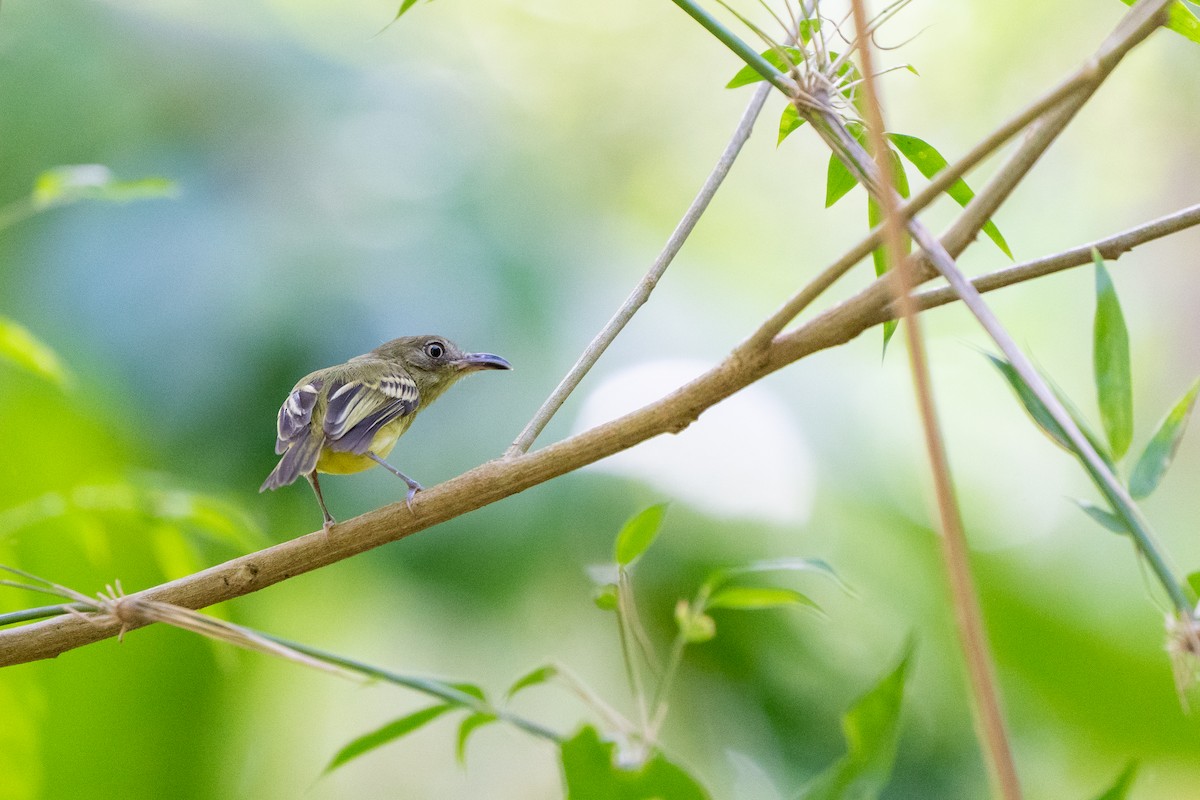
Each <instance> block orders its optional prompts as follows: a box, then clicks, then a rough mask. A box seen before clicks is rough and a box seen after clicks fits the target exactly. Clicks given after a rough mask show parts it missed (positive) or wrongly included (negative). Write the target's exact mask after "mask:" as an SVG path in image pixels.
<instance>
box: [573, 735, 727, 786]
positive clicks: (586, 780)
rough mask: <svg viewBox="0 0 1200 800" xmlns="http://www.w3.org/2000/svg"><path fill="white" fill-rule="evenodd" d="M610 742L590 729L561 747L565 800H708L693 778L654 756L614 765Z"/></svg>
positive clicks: (615, 756) (614, 753)
mask: <svg viewBox="0 0 1200 800" xmlns="http://www.w3.org/2000/svg"><path fill="white" fill-rule="evenodd" d="M619 758H620V756H619V754H618V753H617V747H616V745H615V744H614V743H613V742H605V741H601V739H600V734H598V733H597V732H596V729H595V728H593V727H591V726H584V727H583V728H580V730H579V733H577V734H575V735H574V736H573V737H571V738H570V739H568V740H567V741H565V742H563V744H562V760H561V764H562V770H563V779H564V781H565V783H566V788H567V792H566V800H709V794H708V792H707V791H705V789H704V787H703V786H701V785H700V784H699V783H698V782H697V781H696V779H695V778H693V777H692V776H691V775H689V774H688V773H687V772H686V771H684V770H683V769H682V768H681V767H679V766H678V765H676V764H674V763H672V762H671V761H668V760H667V757H666V756H664V755H663V754H662V753H661V752H657V751H656V752H654V753H653V754H652V755H651V756H650V757H649V758H648V759H646V761H645V762H643V763H641V764H621V763H618V760H619Z"/></svg>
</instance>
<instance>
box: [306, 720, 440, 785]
mask: <svg viewBox="0 0 1200 800" xmlns="http://www.w3.org/2000/svg"><path fill="white" fill-rule="evenodd" d="M452 708H454V706H452V705H450V704H448V703H444V704H440V705H436V706H430V707H429V708H423V709H421V710H420V711H415V712H413V713H412V714H409V715H408V716H407V717H401V718H400V719H397V720H393V721H391V722H389V723H388V724H387V725H384V726H383V727H382V728H377V729H376V730H373V731H371V732H370V733H368V734H365V735H363V736H360V737H358V738H357V739H355V740H354V741H352V742H350V744H348V745H346V746H345V747H343V748H342V749H341V750H339V751H338V752H337V755H335V756H334V757H333V760H332V761H330V762H329V765H328V766H327V767H325V772H326V773H329V772H332V771H333V770H335V769H337V768H338V767H340V766H342V765H343V764H345V763H346V762H347V761H351V760H353V759H355V758H358V757H359V756H361V755H363V754H365V753H369V752H371V751H372V750H374V749H376V748H378V747H382V746H383V745H385V744H388V743H389V742H394V741H395V740H397V739H399V738H401V737H403V736H407V735H408V734H410V733H412V732H413V731H415V730H417V729H418V728H420V727H422V726H424V725H426V724H428V723H430V722H433V721H434V720H435V719H437V718H438V717H440V716H441V715H442V714H445V713H446V712H447V711H449V710H451V709H452Z"/></svg>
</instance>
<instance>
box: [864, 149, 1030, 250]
mask: <svg viewBox="0 0 1200 800" xmlns="http://www.w3.org/2000/svg"><path fill="white" fill-rule="evenodd" d="M888 138H889V139H891V140H892V144H894V145H896V149H897V150H899V151H900V152H901V153H902V154H903V155H904V157H905V158H907V159H908V160H909V161H911V162H912V164H913V166H914V167H916V168H917V169H918V170H919V171H920V172H921V174H922V175H924V176H925V177H926V178H932V177H933V176H934V175H937V174H938V173H939V172H941V171H942V170H943V169H945V168H946V159H945V158H944V157H943V156H942V154H941V153H939V152H938V151H937V148H936V147H934V146H933V145H931V144H930V143H929V142H927V141H925V140H924V139H918V138H917V137H916V136H909V135H907V134H903V133H889V134H888ZM946 194H948V195H950V197H951V198H952V199H953V200H954V202H956V203H958V204H959V205H960V206H963V207H964V208H965V207H966V205H967V203H969V202H971V200H972V199H973V198H974V197H975V192H973V191H971V187H970V186H968V185H967V182H966V181H964V180H963V179H962V178H959V179H958V180H956V181H955V182H954V183H952V184H950V186H949V187H948V188H947V189H946ZM983 232H984V234H986V235H987V237H988V238H989V239H991V240H992V242H993V243H994V244H995V245H996V246H997V247H999V248H1000V250H1001V251H1002V252H1003V253H1004V255H1006V256H1008V257H1009V258H1012V257H1013V254H1012V251H1011V250H1009V249H1008V242H1006V241H1004V237H1003V236H1001V235H1000V229H999V228H997V227H996V225H995V223H993V222H992V221H991V220H988V221H987V222H985V223H984V225H983Z"/></svg>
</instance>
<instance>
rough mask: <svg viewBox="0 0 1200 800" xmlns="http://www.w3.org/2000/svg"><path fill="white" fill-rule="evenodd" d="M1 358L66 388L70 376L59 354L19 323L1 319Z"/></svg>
mask: <svg viewBox="0 0 1200 800" xmlns="http://www.w3.org/2000/svg"><path fill="white" fill-rule="evenodd" d="M0 358H3V359H4V360H6V361H10V362H12V363H13V364H15V365H17V366H18V367H21V368H22V369H24V370H27V371H29V372H32V373H33V374H34V375H37V376H39V377H42V378H45V379H46V380H49V381H52V382H53V383H56V384H58V385H59V386H60V387H63V386H66V384H67V382H68V380H69V376H68V374H67V370H66V368H65V367H64V366H63V363H62V361H61V360H60V359H59V357H58V354H57V353H55V352H54V351H53V350H52V349H50V347H49V346H47V345H46V344H44V343H42V342H41V341H40V340H39V339H38V338H37V337H36V336H34V335H33V334H32V333H30V332H29V330H28V329H27V328H26V327H25V326H24V325H21V324H20V323H18V322H15V321H13V320H11V319H7V318H5V317H0Z"/></svg>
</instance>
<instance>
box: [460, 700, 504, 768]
mask: <svg viewBox="0 0 1200 800" xmlns="http://www.w3.org/2000/svg"><path fill="white" fill-rule="evenodd" d="M495 721H496V715H495V714H485V713H483V712H482V711H476V712H475V713H474V714H471V715H469V716H468V717H467V718H466V719H464V720H463V721H462V724H460V725H459V726H458V743H457V745H456V746H455V751H454V753H455V756H456V757H457V758H458V763H459V764H465V763H466V762H467V739H469V738H470V737H471V734H472V733H474V732H475V731H476V730H477V729H479V728H482V727H483V726H484V725H487V724H489V723H491V722H495Z"/></svg>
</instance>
